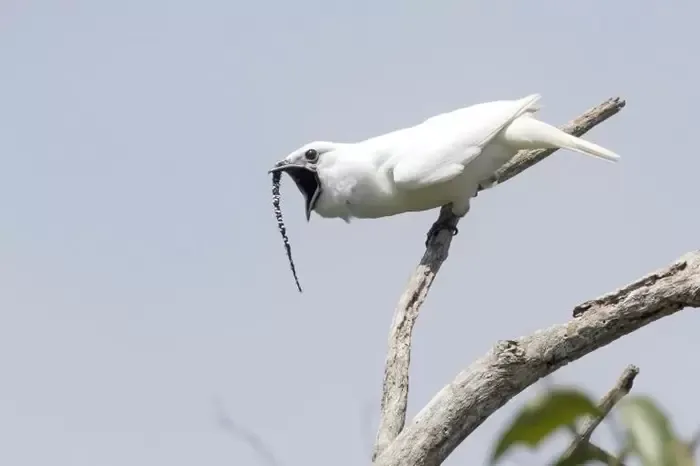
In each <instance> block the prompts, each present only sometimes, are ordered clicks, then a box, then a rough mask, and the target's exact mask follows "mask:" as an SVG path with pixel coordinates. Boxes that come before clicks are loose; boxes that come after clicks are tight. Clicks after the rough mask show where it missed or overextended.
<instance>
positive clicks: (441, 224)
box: [425, 220, 459, 248]
mask: <svg viewBox="0 0 700 466" xmlns="http://www.w3.org/2000/svg"><path fill="white" fill-rule="evenodd" d="M440 230H448V231H449V232H450V233H452V236H455V235H456V234H457V233H459V229H458V228H457V227H456V226H454V225H452V224H451V223H450V222H449V221H440V220H438V221H437V222H435V223H433V226H431V227H430V230H428V234H427V235H426V238H425V247H426V248H427V247H428V245H429V244H430V242H431V241H432V240H433V239H434V238H435V237H436V236H437V235H438V233H440Z"/></svg>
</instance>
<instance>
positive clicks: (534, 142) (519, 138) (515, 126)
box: [503, 113, 620, 162]
mask: <svg viewBox="0 0 700 466" xmlns="http://www.w3.org/2000/svg"><path fill="white" fill-rule="evenodd" d="M503 136H504V138H505V140H506V142H507V143H508V144H510V145H512V146H513V147H514V148H517V149H518V150H521V149H569V150H571V151H574V152H578V153H581V154H584V155H588V156H591V157H597V158H601V159H603V160H607V161H609V162H617V161H618V160H619V159H620V156H619V155H617V154H616V153H614V152H612V151H610V150H608V149H606V148H604V147H601V146H599V145H598V144H594V143H592V142H589V141H585V140H583V139H581V138H578V137H576V136H572V135H571V134H568V133H565V132H564V131H562V130H560V129H559V128H556V127H554V126H552V125H549V124H547V123H544V122H542V121H539V120H536V119H535V118H533V117H532V113H526V114H524V115H522V116H521V117H520V118H517V119H516V120H514V121H513V122H512V123H511V124H510V125H508V127H506V128H505V130H504V131H503Z"/></svg>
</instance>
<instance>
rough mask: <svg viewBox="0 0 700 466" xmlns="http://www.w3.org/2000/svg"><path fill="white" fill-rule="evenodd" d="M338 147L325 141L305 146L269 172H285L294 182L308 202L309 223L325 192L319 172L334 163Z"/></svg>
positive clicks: (306, 206) (307, 217) (307, 218)
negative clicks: (334, 154)
mask: <svg viewBox="0 0 700 466" xmlns="http://www.w3.org/2000/svg"><path fill="white" fill-rule="evenodd" d="M337 147H338V144H335V143H332V142H325V141H316V142H311V143H308V144H305V145H303V146H301V147H300V148H298V149H296V150H295V151H293V152H292V153H291V154H289V155H288V156H286V157H285V158H283V159H282V160H280V161H279V162H277V163H276V164H275V166H274V167H273V168H272V169H271V170H270V171H269V173H274V172H284V173H286V174H287V175H289V176H290V178H292V180H294V183H295V184H296V185H297V188H299V191H301V193H302V194H303V195H304V200H305V201H306V205H305V210H306V212H305V213H306V220H307V221H308V220H309V219H310V218H311V211H312V210H314V207H315V206H316V202H317V201H318V198H319V196H320V195H321V192H322V191H323V186H322V183H321V178H320V177H319V175H318V173H319V170H323V169H324V167H327V166H328V165H329V164H332V163H333V161H332V159H333V157H332V152H333V151H334V150H335V149H336V148H337Z"/></svg>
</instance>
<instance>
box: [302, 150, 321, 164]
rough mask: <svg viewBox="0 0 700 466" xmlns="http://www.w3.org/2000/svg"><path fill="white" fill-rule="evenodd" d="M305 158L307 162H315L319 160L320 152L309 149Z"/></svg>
mask: <svg viewBox="0 0 700 466" xmlns="http://www.w3.org/2000/svg"><path fill="white" fill-rule="evenodd" d="M304 157H306V160H308V161H309V162H315V161H317V160H318V152H317V151H316V149H309V150H307V151H306V153H305V154H304Z"/></svg>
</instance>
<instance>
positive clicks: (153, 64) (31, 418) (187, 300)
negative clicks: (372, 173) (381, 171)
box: [0, 0, 700, 466]
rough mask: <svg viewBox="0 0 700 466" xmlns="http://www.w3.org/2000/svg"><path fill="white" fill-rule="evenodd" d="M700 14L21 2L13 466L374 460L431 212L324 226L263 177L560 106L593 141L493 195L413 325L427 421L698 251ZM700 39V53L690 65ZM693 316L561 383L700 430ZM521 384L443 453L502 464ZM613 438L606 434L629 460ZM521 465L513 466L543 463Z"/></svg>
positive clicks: (3, 410)
mask: <svg viewBox="0 0 700 466" xmlns="http://www.w3.org/2000/svg"><path fill="white" fill-rule="evenodd" d="M696 5H697V2H691V1H685V2H683V1H667V2H653V1H651V0H640V1H638V2H634V3H632V2H612V1H609V0H591V1H588V2H561V1H559V2H555V1H550V0H539V1H530V2H522V1H507V2H493V1H486V0H484V1H462V2H451V1H450V2H426V1H421V2H418V1H408V2H407V1H400V0H386V1H381V2H378V1H369V0H353V1H344V2H328V1H318V0H298V1H294V2H285V1H276V2H269V1H262V0H261V1H257V2H255V1H248V2H238V1H235V0H234V1H231V0H227V1H224V0H200V1H197V2H194V1H190V2H186V1H181V0H120V1H106V0H54V1H40V0H3V1H1V2H0V64H2V72H0V313H1V314H0V315H1V319H2V321H1V324H0V373H1V374H2V377H1V379H0V438H2V439H3V441H2V447H0V463H1V464H7V465H12V466H25V465H32V466H40V465H41V466H43V465H46V464H51V465H56V466H68V465H70V466H116V465H119V466H124V465H129V466H152V465H161V464H162V465H169V466H185V465H208V466H218V465H246V466H247V465H251V466H255V465H257V464H265V463H264V462H262V459H261V458H260V457H259V456H258V455H257V454H256V453H255V451H254V450H253V449H251V448H250V446H249V445H247V444H246V443H245V442H243V441H242V440H240V439H239V438H235V437H232V436H230V435H229V434H227V433H226V432H223V431H222V430H221V429H220V428H219V427H218V426H217V424H216V413H215V409H214V400H216V399H217V398H218V399H220V400H222V403H223V404H225V406H226V409H227V410H228V412H229V414H230V416H231V417H232V418H233V419H234V420H235V422H236V423H238V424H240V425H242V426H245V427H246V428H247V429H250V430H251V431H253V432H255V433H256V434H257V435H259V436H260V437H261V438H263V439H264V441H265V442H266V443H267V445H268V448H269V449H270V450H271V451H272V452H273V453H274V455H275V456H276V458H277V459H278V463H279V465H280V466H291V465H328V464H333V465H337V466H346V465H357V464H368V462H369V461H368V458H369V455H370V448H371V443H372V440H373V438H374V435H375V426H376V423H377V416H376V413H377V410H378V404H379V398H380V387H381V381H382V374H383V364H384V356H385V350H386V344H387V333H388V330H389V324H390V322H391V317H392V312H393V307H394V305H395V303H396V301H397V299H398V297H399V295H400V293H401V291H402V289H403V287H404V286H405V284H406V281H407V279H408V277H409V275H410V273H411V272H412V270H413V268H414V266H415V265H416V263H417V262H418V260H419V258H420V256H421V254H422V252H423V241H424V235H425V233H426V231H427V229H428V227H429V226H430V224H431V223H432V221H433V220H434V218H435V216H436V212H426V213H420V214H410V215H405V216H399V217H395V218H389V219H383V220H375V221H369V220H365V221H355V222H353V223H352V224H350V225H346V224H344V223H343V222H342V221H341V220H322V219H321V218H319V217H317V216H314V217H312V219H311V222H310V223H308V224H307V223H306V220H305V218H304V214H303V201H302V198H301V195H300V194H299V193H298V192H297V191H296V189H295V187H294V185H293V183H291V181H290V180H289V179H288V178H286V177H285V179H284V180H283V183H284V184H283V187H282V188H283V189H282V202H283V209H284V212H285V215H286V222H287V227H288V232H289V236H290V239H291V242H292V246H293V248H294V254H295V258H296V262H297V268H298V271H299V275H300V279H301V282H302V286H304V293H303V294H301V295H300V294H299V293H298V292H297V291H296V288H295V286H294V282H293V280H292V277H291V274H290V272H289V268H288V264H287V259H286V257H285V254H284V250H283V248H282V244H281V239H280V237H279V233H278V231H277V227H276V222H275V220H274V216H273V214H272V206H271V193H270V178H269V175H268V174H267V169H268V168H270V166H271V165H272V164H273V163H274V162H275V161H276V160H278V159H280V158H282V157H284V156H285V155H286V154H287V153H289V152H290V151H291V150H293V149H295V148H296V147H298V146H301V145H302V144H304V143H306V142H308V141H310V140H315V139H326V140H336V141H355V140H359V139H363V138H366V137H369V136H373V135H376V134H380V133H383V132H386V131H389V130H392V129H396V128H400V127H403V126H406V125H410V124H414V123H417V122H419V121H421V120H422V119H424V118H426V117H429V116H432V115H435V114H437V113H440V112H444V111H448V110H453V109H456V108H459V107H462V106H465V105H469V104H473V103H478V102H484V101H489V100H496V99H515V98H520V97H523V96H525V95H527V94H530V93H534V92H538V93H541V94H542V96H543V98H542V101H541V102H542V104H543V106H544V107H543V110H542V111H541V113H540V117H541V118H542V119H544V120H545V121H548V122H551V123H553V124H561V123H564V122H566V121H568V120H569V119H571V118H573V117H575V116H577V115H578V114H580V113H582V112H583V111H585V110H586V109H588V108H590V107H591V106H593V105H596V104H598V103H599V102H601V101H603V100H604V99H606V98H608V97H611V96H622V97H623V98H625V99H627V107H626V108H625V109H624V110H623V112H622V113H620V114H619V115H617V116H615V117H614V118H613V119H611V120H609V121H608V122H606V123H605V124H604V125H602V126H601V127H598V128H596V129H595V130H593V131H592V132H590V133H589V134H588V135H587V138H589V139H590V140H593V141H595V142H597V143H599V144H601V145H603V146H605V147H608V148H610V149H612V150H614V151H616V152H617V153H619V154H620V155H621V156H622V161H621V162H620V163H619V164H617V165H613V164H608V163H604V162H601V161H596V160H594V159H591V158H587V157H584V156H582V155H579V154H575V153H572V152H564V151H562V152H559V153H557V154H555V155H554V156H553V157H551V158H550V159H549V160H547V161H545V162H543V163H542V164H540V165H537V166H536V167H535V168H533V169H531V170H528V171H527V172H526V173H525V174H523V175H521V176H519V177H518V178H517V179H515V180H513V181H510V182H508V183H507V184H505V185H503V186H500V187H498V188H497V189H494V190H492V191H489V192H487V193H484V194H482V195H480V196H479V197H478V199H476V200H475V201H474V203H473V204H472V210H471V212H470V214H469V216H468V217H467V218H466V219H465V220H464V221H463V222H462V223H461V225H460V226H461V231H460V234H459V236H458V237H456V238H455V241H454V242H453V247H452V250H451V254H450V258H449V260H448V262H447V263H446V264H445V266H444V267H443V269H442V271H441V273H440V275H439V277H438V279H437V281H436V283H435V285H434V286H433V289H432V292H431V294H430V296H429V299H428V301H427V303H426V305H425V306H424V309H423V312H422V314H421V316H420V319H419V322H418V324H417V329H416V334H415V340H414V342H415V344H414V353H413V360H412V368H411V370H412V372H411V377H412V378H411V382H412V385H411V391H410V413H409V415H410V416H413V415H415V413H416V412H417V411H418V410H419V409H420V408H421V407H422V406H423V405H424V404H425V403H427V402H428V400H429V399H430V398H431V397H432V396H433V395H434V393H435V392H436V391H437V390H439V389H440V388H441V387H442V386H443V385H445V384H446V383H448V382H449V381H450V380H451V379H452V377H453V376H454V375H455V374H456V373H457V372H458V371H459V370H460V369H462V368H464V367H466V366H467V365H468V364H469V363H470V362H471V361H473V360H474V359H476V358H477V357H479V356H481V355H482V354H484V353H485V352H486V351H488V349H489V348H490V347H491V345H492V344H493V343H494V342H495V341H496V340H499V339H506V338H515V337H518V336H521V335H525V334H528V333H530V332H532V331H534V330H536V329H538V328H541V327H545V326H548V325H551V324H554V323H558V322H563V321H565V320H567V319H568V318H569V316H570V314H571V309H572V308H573V307H574V306H575V305H576V304H577V303H579V302H581V301H583V300H586V299H588V298H593V297H595V296H597V295H599V294H601V293H604V292H606V291H609V290H612V289H615V288H616V287H619V286H622V285H624V284H626V283H628V282H630V281H632V280H634V279H636V278H638V277H639V276H641V275H643V274H645V273H647V272H650V271H652V270H654V269H656V268H658V267H662V266H664V265H666V264H667V263H669V262H671V261H673V260H675V259H676V258H677V257H679V256H680V255H681V254H683V253H684V252H686V251H689V250H693V249H695V248H698V247H700V236H699V235H698V232H699V231H700V215H699V214H698V212H699V208H698V201H699V200H700V183H698V181H697V174H698V172H699V171H700V154H699V153H698V148H697V144H696V140H697V133H698V130H697V128H696V125H697V109H698V105H699V104H700V95H699V94H698V85H697V83H698V82H699V81H700V67H699V66H698V64H697V56H698V45H697V44H700V32H696V31H697V17H698V14H700V7H698V6H696ZM694 44H695V45H694ZM698 328H700V315H698V313H696V312H693V311H692V310H686V311H684V312H683V313H681V314H680V315H676V316H674V317H671V318H667V319H664V320H662V321H660V322H658V323H656V324H653V325H651V326H649V327H647V328H645V329H643V330H641V331H639V332H636V333H635V334H633V335H631V336H628V337H625V338H623V339H622V340H619V341H617V342H615V343H613V344H611V345H609V346H607V347H605V348H603V349H601V350H600V351H598V352H596V353H595V354H593V355H590V356H587V357H586V358H584V359H582V360H580V361H578V362H576V363H575V364H572V365H570V366H568V367H566V368H564V369H563V370H561V371H560V372H558V373H557V375H556V377H555V380H556V382H559V383H566V384H583V385H584V386H585V387H586V389H588V390H589V391H590V393H591V394H593V395H594V396H596V397H598V396H600V395H602V394H603V392H604V391H605V390H607V389H608V388H609V387H610V386H611V384H612V383H613V382H614V381H615V379H616V378H617V377H618V375H619V373H620V372H621V371H622V370H623V368H624V367H625V365H627V364H629V363H634V364H637V365H639V366H640V367H641V374H640V376H639V377H638V379H637V383H636V385H635V388H634V390H635V392H637V393H647V394H651V395H654V396H657V397H660V399H661V400H662V401H663V403H664V407H665V408H666V409H667V410H668V411H669V412H672V413H673V414H674V415H675V418H674V422H675V423H676V424H677V426H678V428H679V430H680V431H681V432H683V433H686V434H687V433H690V432H692V431H693V430H694V428H695V426H696V425H697V424H699V423H700V406H698V405H697V393H698V391H700V378H698V379H695V376H696V373H697V371H696V369H697V368H696V367H695V366H696V365H695V360H696V359H697V358H695V357H694V356H693V355H696V354H698V353H700V340H699V339H698V336H697V335H698ZM534 393H535V392H534V391H533V390H529V391H527V392H525V393H524V394H523V395H522V396H519V397H517V398H516V399H515V400H514V401H513V402H511V403H510V404H508V405H507V406H506V408H504V409H503V410H501V411H499V412H498V413H497V414H496V415H494V416H492V417H491V418H490V419H488V420H487V422H486V423H485V424H484V425H483V426H482V427H481V428H480V429H479V430H478V431H477V432H476V433H475V434H474V435H472V436H471V437H470V438H469V439H468V440H467V441H466V442H465V443H463V444H462V445H461V446H460V447H459V449H458V450H457V451H456V452H455V454H454V455H453V456H452V457H451V458H450V460H448V461H447V463H446V464H448V465H458V464H481V463H482V461H483V459H484V458H485V455H487V454H488V452H489V448H490V445H491V442H492V441H493V439H494V438H495V436H496V435H497V433H498V431H499V428H500V427H502V426H503V423H504V422H505V421H506V420H507V419H508V418H509V417H510V416H511V415H512V414H513V412H514V409H515V408H517V407H518V406H519V405H520V404H521V403H523V402H524V401H526V400H527V399H528V398H529V397H531V396H532V395H533V394H534ZM607 432H608V431H606V430H603V431H602V432H601V434H600V435H601V436H603V437H605V439H604V440H603V442H604V443H605V442H609V441H610V438H609V435H608V434H607ZM538 458H539V461H540V463H541V462H542V460H543V458H546V455H545V454H544V453H542V454H539V455H538V454H535V455H532V454H529V453H527V452H524V453H519V454H517V455H515V456H513V457H512V459H511V460H509V461H505V462H504V464H511V465H515V464H521V465H522V464H537V461H538V460H537V459H538Z"/></svg>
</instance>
